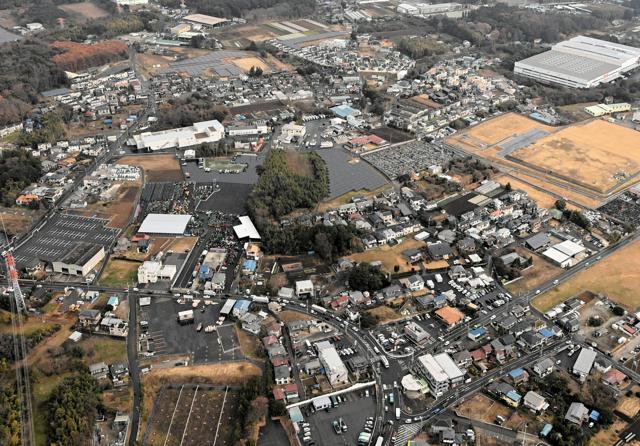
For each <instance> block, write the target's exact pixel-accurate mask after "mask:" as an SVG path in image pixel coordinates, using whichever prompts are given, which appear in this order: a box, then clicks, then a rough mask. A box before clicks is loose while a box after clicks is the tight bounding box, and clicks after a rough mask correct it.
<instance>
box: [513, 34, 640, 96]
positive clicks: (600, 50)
mask: <svg viewBox="0 0 640 446" xmlns="http://www.w3.org/2000/svg"><path fill="white" fill-rule="evenodd" d="M639 64H640V48H634V47H631V46H627V45H620V44H618V43H613V42H607V41H606V40H599V39H593V38H591V37H585V36H577V37H574V38H572V39H569V40H566V41H564V42H560V43H557V44H555V45H554V46H553V47H551V49H550V50H549V51H545V52H544V53H540V54H536V55H535V56H531V57H529V58H527V59H524V60H521V61H519V62H516V63H515V65H514V67H513V72H514V73H515V74H519V75H521V76H526V77H530V78H532V79H535V80H538V81H540V82H543V83H552V84H559V85H565V86H567V87H573V88H590V87H595V86H597V85H599V84H602V83H606V82H611V81H613V80H615V79H617V78H619V77H620V76H622V75H623V74H624V73H627V72H629V71H631V70H633V69H635V68H637V67H638V65H639Z"/></svg>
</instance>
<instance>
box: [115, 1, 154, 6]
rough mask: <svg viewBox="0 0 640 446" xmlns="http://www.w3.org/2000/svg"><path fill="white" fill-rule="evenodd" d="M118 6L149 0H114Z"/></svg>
mask: <svg viewBox="0 0 640 446" xmlns="http://www.w3.org/2000/svg"><path fill="white" fill-rule="evenodd" d="M115 1H116V3H117V4H118V5H120V6H133V5H146V4H148V3H149V0H115Z"/></svg>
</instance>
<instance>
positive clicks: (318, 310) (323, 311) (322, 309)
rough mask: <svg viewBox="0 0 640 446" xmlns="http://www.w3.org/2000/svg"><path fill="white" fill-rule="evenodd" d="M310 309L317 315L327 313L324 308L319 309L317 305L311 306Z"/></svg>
mask: <svg viewBox="0 0 640 446" xmlns="http://www.w3.org/2000/svg"><path fill="white" fill-rule="evenodd" d="M311 309H312V310H316V311H317V312H318V313H322V314H324V313H326V312H327V309H326V308H324V307H321V306H319V305H311Z"/></svg>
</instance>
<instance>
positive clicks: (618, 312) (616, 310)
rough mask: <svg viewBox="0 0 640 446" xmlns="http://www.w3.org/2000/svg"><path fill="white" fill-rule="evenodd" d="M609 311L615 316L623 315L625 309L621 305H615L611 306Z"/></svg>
mask: <svg viewBox="0 0 640 446" xmlns="http://www.w3.org/2000/svg"><path fill="white" fill-rule="evenodd" d="M611 312H612V313H613V314H614V315H616V316H624V313H625V310H624V308H622V307H621V306H619V305H616V306H615V307H613V309H612V310H611Z"/></svg>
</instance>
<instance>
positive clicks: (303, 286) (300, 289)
mask: <svg viewBox="0 0 640 446" xmlns="http://www.w3.org/2000/svg"><path fill="white" fill-rule="evenodd" d="M296 296H298V297H313V282H312V281H310V280H298V281H297V282H296Z"/></svg>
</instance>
